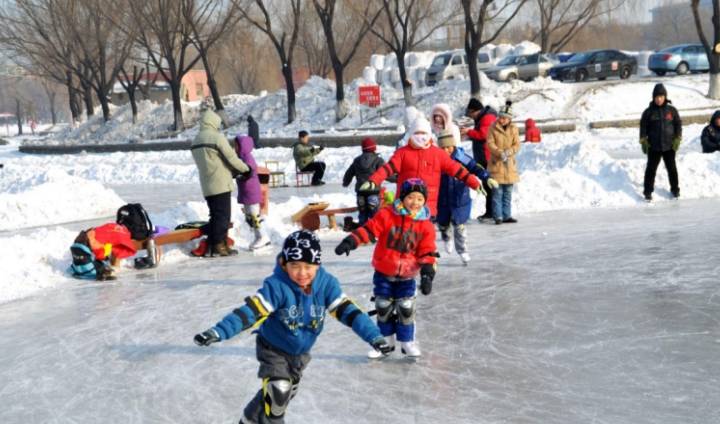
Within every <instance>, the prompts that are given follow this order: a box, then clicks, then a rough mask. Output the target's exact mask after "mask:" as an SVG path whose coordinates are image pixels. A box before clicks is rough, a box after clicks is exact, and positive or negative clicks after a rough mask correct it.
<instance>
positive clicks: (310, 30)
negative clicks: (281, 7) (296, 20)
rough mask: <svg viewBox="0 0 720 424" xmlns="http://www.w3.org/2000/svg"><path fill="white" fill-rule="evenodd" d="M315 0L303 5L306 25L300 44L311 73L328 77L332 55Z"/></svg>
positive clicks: (301, 34) (301, 33)
mask: <svg viewBox="0 0 720 424" xmlns="http://www.w3.org/2000/svg"><path fill="white" fill-rule="evenodd" d="M313 3H314V1H313V2H312V3H311V2H308V3H306V4H305V7H303V12H302V17H301V18H300V19H301V20H302V21H303V23H304V25H303V28H302V31H301V32H300V39H299V40H298V46H299V47H300V51H301V53H302V55H301V57H304V65H305V66H306V67H307V68H308V71H309V72H310V75H318V76H321V77H323V78H327V77H328V75H330V71H332V65H331V64H330V56H329V55H328V43H327V41H325V35H324V33H323V28H322V24H321V23H320V22H319V21H318V20H317V19H316V18H317V15H316V13H315V6H314V5H313Z"/></svg>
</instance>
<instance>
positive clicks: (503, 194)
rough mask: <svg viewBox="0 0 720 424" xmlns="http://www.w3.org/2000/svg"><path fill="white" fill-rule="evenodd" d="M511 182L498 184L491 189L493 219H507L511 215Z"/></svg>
mask: <svg viewBox="0 0 720 424" xmlns="http://www.w3.org/2000/svg"><path fill="white" fill-rule="evenodd" d="M512 189H513V185H512V184H500V187H498V188H496V189H495V190H493V194H492V199H493V217H494V218H495V219H508V218H510V217H512Z"/></svg>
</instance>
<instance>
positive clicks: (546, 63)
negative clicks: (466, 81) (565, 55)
mask: <svg viewBox="0 0 720 424" xmlns="http://www.w3.org/2000/svg"><path fill="white" fill-rule="evenodd" d="M557 63H558V61H557V60H556V59H555V58H554V57H552V56H550V55H547V54H542V53H535V54H529V55H522V56H507V57H505V58H504V59H502V60H501V61H499V62H498V63H497V65H495V66H494V67H492V68H490V69H488V70H487V71H485V75H487V77H488V78H490V79H492V80H495V81H512V80H516V79H520V80H524V81H530V80H532V79H535V78H537V77H544V76H547V74H548V71H549V70H550V68H552V67H553V66H555V65H556V64H557Z"/></svg>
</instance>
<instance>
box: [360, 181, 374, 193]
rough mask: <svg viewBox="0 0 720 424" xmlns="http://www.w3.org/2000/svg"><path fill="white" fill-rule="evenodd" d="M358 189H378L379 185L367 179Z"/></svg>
mask: <svg viewBox="0 0 720 424" xmlns="http://www.w3.org/2000/svg"><path fill="white" fill-rule="evenodd" d="M358 191H377V185H375V183H374V182H372V181H365V182H364V183H363V184H362V185H361V186H360V189H359V190H358Z"/></svg>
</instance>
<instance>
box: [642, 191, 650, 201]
mask: <svg viewBox="0 0 720 424" xmlns="http://www.w3.org/2000/svg"><path fill="white" fill-rule="evenodd" d="M643 196H645V201H646V202H652V193H643Z"/></svg>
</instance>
